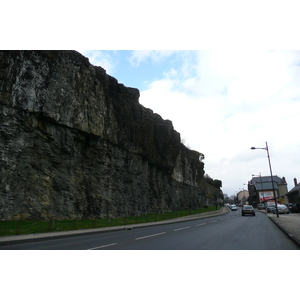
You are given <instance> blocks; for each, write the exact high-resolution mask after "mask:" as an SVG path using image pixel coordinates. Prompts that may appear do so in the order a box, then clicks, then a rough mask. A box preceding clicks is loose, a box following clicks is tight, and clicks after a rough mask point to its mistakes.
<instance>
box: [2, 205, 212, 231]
mask: <svg viewBox="0 0 300 300" xmlns="http://www.w3.org/2000/svg"><path fill="white" fill-rule="evenodd" d="M215 210H216V207H208V208H201V209H197V210H183V211H172V212H166V213H161V214H143V215H140V216H132V217H120V218H114V219H95V220H19V221H16V220H14V221H0V236H8V235H21V234H31V233H45V232H58V231H69V230H78V229H91V228H103V227H112V226H123V225H131V224H140V223H148V222H158V221H163V220H168V219H174V218H179V217H184V216H188V215H195V214H200V213H204V212H209V211H215Z"/></svg>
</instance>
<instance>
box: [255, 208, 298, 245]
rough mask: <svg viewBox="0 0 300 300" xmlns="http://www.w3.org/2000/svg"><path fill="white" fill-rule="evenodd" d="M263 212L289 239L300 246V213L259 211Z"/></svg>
mask: <svg viewBox="0 0 300 300" xmlns="http://www.w3.org/2000/svg"><path fill="white" fill-rule="evenodd" d="M259 212H262V213H265V214H266V215H267V216H268V217H269V218H270V219H271V220H272V221H273V222H274V223H275V224H276V225H277V226H278V227H279V228H280V229H281V230H282V231H284V232H285V233H286V234H287V235H288V236H289V238H290V239H291V240H293V242H294V243H295V244H297V245H298V247H299V248H300V214H299V213H290V214H279V217H277V215H276V214H273V213H266V212H265V211H260V210H259Z"/></svg>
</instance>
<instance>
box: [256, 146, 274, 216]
mask: <svg viewBox="0 0 300 300" xmlns="http://www.w3.org/2000/svg"><path fill="white" fill-rule="evenodd" d="M256 149H262V150H267V153H268V160H269V167H270V173H271V181H272V188H273V195H274V200H275V208H276V214H277V218H279V215H278V208H277V201H276V195H275V188H274V181H273V175H272V167H271V161H270V154H269V148H268V143H267V142H266V147H265V148H255V147H251V150H256Z"/></svg>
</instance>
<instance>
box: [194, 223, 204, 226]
mask: <svg viewBox="0 0 300 300" xmlns="http://www.w3.org/2000/svg"><path fill="white" fill-rule="evenodd" d="M205 224H206V223H201V224H197V225H195V226H202V225H205Z"/></svg>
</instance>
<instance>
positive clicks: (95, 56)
mask: <svg viewBox="0 0 300 300" xmlns="http://www.w3.org/2000/svg"><path fill="white" fill-rule="evenodd" d="M79 52H80V53H81V54H82V55H84V56H86V57H88V58H89V61H90V63H91V64H92V65H94V66H100V67H102V68H103V69H105V71H106V73H107V74H112V73H113V72H114V70H115V64H114V62H113V58H112V57H111V56H110V55H109V54H107V53H104V52H102V51H97V50H79Z"/></svg>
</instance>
